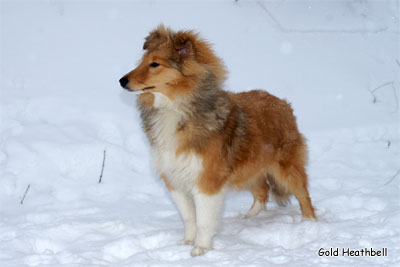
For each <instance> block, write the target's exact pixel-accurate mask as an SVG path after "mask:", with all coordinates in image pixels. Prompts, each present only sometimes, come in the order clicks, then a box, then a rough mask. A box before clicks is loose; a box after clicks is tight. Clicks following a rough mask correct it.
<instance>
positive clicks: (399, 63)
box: [396, 59, 400, 67]
mask: <svg viewBox="0 0 400 267" xmlns="http://www.w3.org/2000/svg"><path fill="white" fill-rule="evenodd" d="M396 62H397V65H399V67H400V61H399V60H398V59H396Z"/></svg>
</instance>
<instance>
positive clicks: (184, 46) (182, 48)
mask: <svg viewBox="0 0 400 267" xmlns="http://www.w3.org/2000/svg"><path fill="white" fill-rule="evenodd" d="M173 41H174V47H175V50H176V52H178V55H179V57H180V58H186V57H188V56H189V55H190V54H192V53H193V42H192V40H191V38H190V37H189V35H188V34H187V33H184V32H183V33H182V32H179V33H177V34H176V36H174V40H173Z"/></svg>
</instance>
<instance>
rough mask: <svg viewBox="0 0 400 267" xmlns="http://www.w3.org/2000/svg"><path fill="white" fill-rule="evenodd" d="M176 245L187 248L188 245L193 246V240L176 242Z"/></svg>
mask: <svg viewBox="0 0 400 267" xmlns="http://www.w3.org/2000/svg"><path fill="white" fill-rule="evenodd" d="M176 244H177V245H179V246H188V245H193V244H194V240H186V239H183V240H179V241H178V242H176Z"/></svg>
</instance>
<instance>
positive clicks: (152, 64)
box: [150, 62, 160, 68]
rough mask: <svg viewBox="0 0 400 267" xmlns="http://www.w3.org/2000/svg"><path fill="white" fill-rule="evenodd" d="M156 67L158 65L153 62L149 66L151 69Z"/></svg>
mask: <svg viewBox="0 0 400 267" xmlns="http://www.w3.org/2000/svg"><path fill="white" fill-rule="evenodd" d="M158 66H160V64H159V63H157V62H153V63H151V64H150V67H152V68H155V67H158Z"/></svg>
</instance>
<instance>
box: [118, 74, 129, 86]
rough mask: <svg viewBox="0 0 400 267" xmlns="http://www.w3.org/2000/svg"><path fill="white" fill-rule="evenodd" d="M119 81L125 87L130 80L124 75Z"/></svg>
mask: <svg viewBox="0 0 400 267" xmlns="http://www.w3.org/2000/svg"><path fill="white" fill-rule="evenodd" d="M119 83H120V84H121V86H122V87H124V88H125V86H126V85H127V84H128V83H129V80H128V79H127V78H125V77H122V78H121V79H119Z"/></svg>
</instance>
